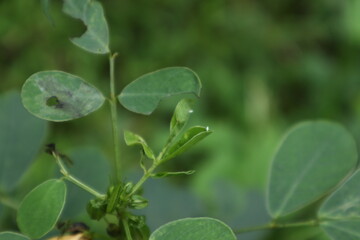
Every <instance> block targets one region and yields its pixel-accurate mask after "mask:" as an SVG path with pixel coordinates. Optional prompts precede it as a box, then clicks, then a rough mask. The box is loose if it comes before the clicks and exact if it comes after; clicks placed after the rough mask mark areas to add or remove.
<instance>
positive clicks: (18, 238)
mask: <svg viewBox="0 0 360 240" xmlns="http://www.w3.org/2000/svg"><path fill="white" fill-rule="evenodd" d="M0 240H30V238H28V237H26V236H24V235H21V234H19V233H14V232H1V233H0Z"/></svg>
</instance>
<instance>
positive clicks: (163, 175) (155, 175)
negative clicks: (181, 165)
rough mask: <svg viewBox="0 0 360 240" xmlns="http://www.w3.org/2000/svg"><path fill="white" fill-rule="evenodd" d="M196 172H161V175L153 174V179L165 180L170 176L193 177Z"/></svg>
mask: <svg viewBox="0 0 360 240" xmlns="http://www.w3.org/2000/svg"><path fill="white" fill-rule="evenodd" d="M194 173H195V170H190V171H181V172H180V171H179V172H159V173H153V174H151V177H153V178H163V177H170V176H176V175H191V174H194Z"/></svg>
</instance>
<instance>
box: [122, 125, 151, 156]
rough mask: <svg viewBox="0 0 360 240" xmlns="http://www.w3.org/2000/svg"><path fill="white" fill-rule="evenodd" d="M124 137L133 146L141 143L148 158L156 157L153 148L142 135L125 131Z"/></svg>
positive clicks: (127, 143)
mask: <svg viewBox="0 0 360 240" xmlns="http://www.w3.org/2000/svg"><path fill="white" fill-rule="evenodd" d="M124 138H125V143H126V145H128V146H132V145H136V144H139V145H141V146H142V148H143V150H144V153H145V154H146V156H147V157H148V158H150V159H155V155H154V153H153V151H152V150H151V148H150V147H149V146H148V145H147V143H146V141H145V140H144V139H143V138H142V137H141V136H139V135H137V134H135V133H132V132H130V131H125V132H124Z"/></svg>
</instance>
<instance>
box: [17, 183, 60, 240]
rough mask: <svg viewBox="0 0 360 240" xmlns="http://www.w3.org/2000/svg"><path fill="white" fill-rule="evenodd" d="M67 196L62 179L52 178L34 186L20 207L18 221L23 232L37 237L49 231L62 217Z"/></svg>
mask: <svg viewBox="0 0 360 240" xmlns="http://www.w3.org/2000/svg"><path fill="white" fill-rule="evenodd" d="M65 197H66V185H65V183H64V182H63V181H62V180H57V179H51V180H48V181H46V182H44V183H42V184H40V185H39V186H37V187H36V188H34V189H33V190H32V191H31V192H30V193H29V194H28V195H26V197H25V198H24V200H23V201H22V203H21V204H20V207H19V211H18V215H17V223H18V226H19V228H20V230H21V232H22V233H24V234H26V235H27V236H29V237H31V238H35V239H37V238H40V237H42V236H44V235H45V234H46V233H48V232H49V231H50V230H51V229H52V228H53V227H54V226H55V224H56V222H57V221H58V219H59V217H60V214H61V212H62V210H63V208H64V204H65Z"/></svg>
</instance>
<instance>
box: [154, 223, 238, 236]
mask: <svg viewBox="0 0 360 240" xmlns="http://www.w3.org/2000/svg"><path fill="white" fill-rule="evenodd" d="M170 239H174V240H175V239H181V240H195V239H206V240H219V239H221V240H236V237H235V235H234V233H233V231H232V230H231V228H230V227H228V226H227V225H226V224H225V223H223V222H221V221H219V220H216V219H212V218H184V219H180V220H176V221H173V222H170V223H167V224H165V225H163V226H161V227H160V228H158V229H157V230H155V232H153V233H152V234H151V236H150V238H149V240H170Z"/></svg>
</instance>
